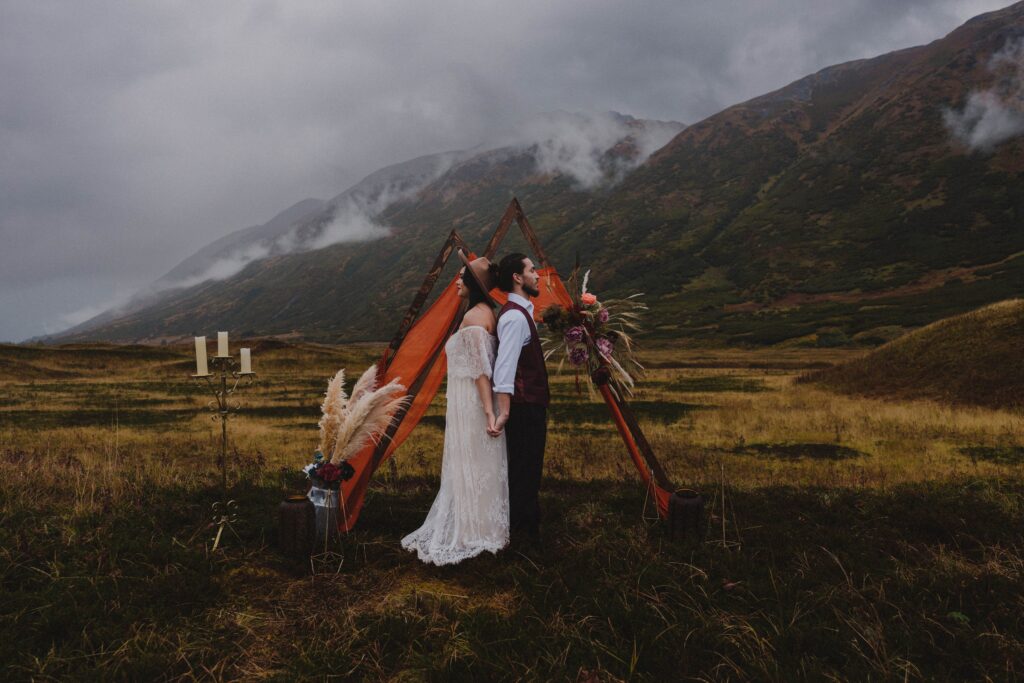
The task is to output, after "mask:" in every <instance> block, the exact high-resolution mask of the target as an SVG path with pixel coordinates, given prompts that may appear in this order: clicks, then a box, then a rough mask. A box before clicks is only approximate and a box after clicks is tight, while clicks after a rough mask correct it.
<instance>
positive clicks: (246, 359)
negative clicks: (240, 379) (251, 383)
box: [242, 349, 252, 372]
mask: <svg viewBox="0 0 1024 683" xmlns="http://www.w3.org/2000/svg"><path fill="white" fill-rule="evenodd" d="M242 372H252V356H250V355H249V349H242Z"/></svg>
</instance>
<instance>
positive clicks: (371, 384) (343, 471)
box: [302, 365, 410, 491]
mask: <svg viewBox="0 0 1024 683" xmlns="http://www.w3.org/2000/svg"><path fill="white" fill-rule="evenodd" d="M409 401H410V397H409V396H407V395H406V394H405V387H404V386H403V385H401V384H399V382H398V380H397V379H393V380H391V381H390V382H388V383H387V384H385V385H384V386H378V383H377V366H376V365H371V366H370V367H369V368H367V369H366V372H364V373H363V374H362V376H361V377H360V378H359V380H358V381H356V383H355V386H353V387H352V394H351V396H349V395H348V394H346V393H345V370H344V368H342V369H341V370H338V372H337V374H335V375H334V377H333V378H332V379H331V381H330V382H329V383H328V385H327V393H326V394H325V395H324V402H323V404H322V405H321V406H320V409H321V411H322V412H323V416H322V417H321V418H320V423H319V426H320V445H319V447H318V448H317V451H316V454H315V456H314V458H313V462H311V463H310V464H308V465H306V466H305V467H304V468H303V469H302V471H303V472H305V473H306V476H307V477H309V479H310V480H312V482H313V485H314V486H317V487H319V488H325V489H331V490H335V491H336V490H338V489H339V488H340V487H341V482H343V481H348V480H349V479H351V478H352V476H353V475H354V474H355V472H356V471H355V468H354V467H352V465H351V464H350V463H349V462H348V460H349V459H350V458H352V456H354V455H355V454H357V453H358V452H359V451H361V450H362V449H363V447H364V446H365V445H366V444H367V443H371V442H372V443H380V442H381V440H382V439H384V438H386V433H387V430H388V427H390V426H391V425H392V423H393V421H394V418H395V414H396V413H397V412H398V411H399V409H401V408H404V407H406V406H408V405H409Z"/></svg>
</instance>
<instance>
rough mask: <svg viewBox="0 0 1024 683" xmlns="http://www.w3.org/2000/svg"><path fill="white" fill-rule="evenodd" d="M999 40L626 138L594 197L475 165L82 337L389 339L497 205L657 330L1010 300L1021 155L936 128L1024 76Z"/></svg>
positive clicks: (853, 329)
mask: <svg viewBox="0 0 1024 683" xmlns="http://www.w3.org/2000/svg"><path fill="white" fill-rule="evenodd" d="M1015 41H1024V3H1018V4H1016V5H1013V6H1011V7H1008V8H1006V9H1004V10H1000V11H998V12H993V13H989V14H986V15H982V16H980V17H977V18H975V19H973V20H971V21H969V22H967V23H966V24H965V25H964V26H961V27H960V28H958V29H957V30H955V31H954V32H952V33H951V34H949V35H948V36H946V37H944V38H942V39H940V40H937V41H935V42H933V43H931V44H929V45H925V46H921V47H915V48H910V49H906V50H901V51H898V52H894V53H890V54H887V55H883V56H880V57H876V58H873V59H867V60H860V61H855V62H850V63H847V64H841V65H837V66H833V67H829V68H827V69H824V70H822V71H820V72H818V73H816V74H813V75H811V76H808V77H806V78H803V79H801V80H799V81H797V82H795V83H792V84H790V85H789V86H786V87H785V88H782V89H780V90H778V91H775V92H772V93H769V94H767V95H764V96H762V97H758V98H755V99H753V100H750V101H748V102H744V103H742V104H739V105H736V106H734V107H730V108H729V109H726V110H724V111H722V112H720V113H718V114H716V115H714V116H711V117H709V118H708V119H705V120H704V121H701V122H699V123H697V124H695V125H693V126H690V127H689V128H687V129H686V130H684V131H683V132H681V133H680V134H679V135H677V136H676V137H675V138H673V139H672V140H671V142H669V144H667V145H666V146H664V147H663V148H662V149H660V150H659V151H657V152H656V153H655V154H653V155H652V156H651V157H650V158H649V159H648V160H647V161H646V162H645V163H643V164H641V165H640V166H639V167H637V168H635V169H634V170H632V171H630V172H622V171H621V169H622V167H621V166H617V165H616V163H615V160H616V159H618V158H629V156H630V154H635V150H632V149H631V147H630V145H631V143H630V141H629V140H628V139H627V140H623V141H622V142H621V143H620V144H618V145H616V146H615V147H614V148H613V149H610V150H609V151H608V153H607V159H602V163H605V166H604V167H602V168H605V169H606V170H607V175H608V177H609V178H612V177H614V178H616V179H618V178H621V181H620V182H617V183H611V182H608V183H599V184H597V185H594V186H591V187H589V189H584V188H582V187H580V185H579V183H578V182H576V181H575V180H574V179H573V178H572V177H571V176H570V175H567V174H563V173H559V172H552V171H550V170H548V171H544V170H543V167H542V165H539V164H538V158H539V157H538V155H539V154H540V153H541V152H543V150H538V149H536V148H506V149H502V150H495V151H492V152H488V153H484V154H480V155H477V156H475V157H472V158H471V159H469V160H467V161H463V162H462V163H459V164H457V165H455V166H454V167H453V168H451V169H450V170H449V171H448V172H447V173H445V174H443V175H442V176H441V177H439V178H438V179H437V180H435V181H434V182H432V183H430V184H429V185H427V186H426V187H425V188H423V189H422V190H421V191H420V192H418V193H417V194H416V195H415V196H413V197H411V198H408V199H405V200H402V201H400V202H397V203H395V204H392V205H391V206H389V207H388V208H387V209H386V210H384V212H383V213H382V214H381V215H380V216H379V220H380V222H382V223H383V224H386V225H388V226H390V227H391V228H392V235H391V236H390V237H389V238H387V239H383V240H377V241H374V242H367V243H361V244H343V245H335V246H332V247H328V248H325V249H320V250H317V251H314V252H308V253H303V254H291V255H286V256H278V257H273V258H270V259H266V260H264V261H260V262H256V263H252V264H250V265H249V266H248V267H247V268H246V269H245V270H243V271H242V272H240V273H239V274H238V275H236V276H235V277H233V278H230V279H228V280H225V281H220V282H210V283H206V284H203V285H199V286H197V287H194V288H192V289H189V290H186V291H183V292H180V293H178V294H175V295H174V296H173V297H171V298H169V299H168V300H167V301H164V302H162V303H161V304H160V305H158V306H154V307H152V308H150V309H147V310H144V311H140V312H136V313H134V314H132V315H130V316H128V317H125V318H122V319H120V320H117V321H114V322H113V323H111V324H108V325H107V326H106V327H104V328H102V329H100V330H97V331H93V332H91V333H90V335H89V338H100V339H111V340H139V339H155V338H160V337H173V336H178V335H188V334H192V333H193V332H201V331H208V330H212V329H214V328H216V327H220V329H224V328H230V329H235V330H240V331H245V332H246V333H259V334H294V335H300V336H304V337H307V338H312V339H316V340H330V341H340V340H358V339H371V338H372V339H381V338H386V337H387V336H389V335H390V334H391V332H392V330H393V328H394V326H395V325H396V324H397V322H398V320H399V318H400V316H401V314H402V312H403V310H404V307H405V306H406V305H407V304H408V301H409V300H410V299H411V297H412V294H413V292H414V291H415V289H416V287H417V286H418V284H419V282H420V280H421V278H422V275H423V273H424V272H425V270H426V268H427V266H428V265H429V264H430V262H431V261H432V260H433V258H434V255H435V254H436V251H437V249H438V247H439V245H440V242H441V241H442V240H443V238H444V236H445V235H446V234H447V233H448V231H449V230H450V229H451V228H453V227H454V228H457V229H458V230H459V231H460V232H461V234H462V235H463V236H464V237H465V238H466V239H467V240H468V241H469V242H470V243H471V244H474V245H479V246H480V247H482V246H483V244H484V240H485V239H486V237H487V236H488V235H489V234H490V232H491V231H492V230H493V227H494V224H495V222H496V221H497V219H498V218H499V217H500V215H501V213H502V211H503V210H504V207H505V205H506V204H507V203H508V201H509V199H510V198H511V196H513V195H516V196H518V197H519V199H520V201H521V202H522V204H523V206H524V208H525V210H526V212H527V214H528V215H529V217H530V219H531V222H532V223H533V225H534V227H535V228H536V229H537V231H538V233H539V235H540V238H541V241H542V242H543V244H544V245H545V248H546V249H547V251H548V254H549V256H550V257H551V259H552V261H553V262H554V263H555V265H556V266H558V267H560V268H561V269H562V270H563V271H568V269H569V267H570V266H571V264H572V262H573V259H574V257H575V255H576V254H577V253H578V254H579V255H580V258H581V260H582V261H583V263H585V264H587V265H589V266H591V267H593V274H592V282H593V286H594V287H595V288H596V290H597V291H598V292H600V293H602V294H604V293H607V294H622V293H629V292H634V291H643V292H645V293H646V295H647V301H648V303H649V304H650V305H651V307H652V311H651V317H650V319H649V323H648V328H649V329H650V331H651V333H652V334H657V335H662V336H690V337H697V338H706V339H708V340H711V341H725V342H729V343H751V344H765V343H775V342H778V341H781V340H784V339H789V338H793V337H799V336H802V335H806V334H810V333H813V332H814V331H815V330H816V329H818V328H821V327H836V328H839V329H841V330H842V331H844V332H845V333H846V334H847V335H849V336H852V335H853V334H855V333H858V332H863V331H865V330H870V329H872V328H875V327H881V326H887V325H901V326H905V327H915V326H920V325H924V324H927V323H929V322H932V321H934V320H937V319H939V318H943V317H946V316H949V315H952V314H955V313H959V312H963V311H966V310H970V309H972V308H976V307H978V306H981V305H984V304H986V303H991V302H993V301H998V300H1002V299H1006V298H1009V297H1012V296H1014V295H1016V294H1017V293H1019V292H1020V291H1021V289H1022V287H1024V258H1022V255H1024V225H1022V219H1024V142H1022V139H1021V137H1019V136H1018V137H1016V138H1011V139H1008V140H1004V141H1002V142H1001V143H999V144H998V145H995V146H993V147H992V148H990V149H985V150H983V151H975V150H972V149H970V148H969V147H967V146H966V145H964V144H963V143H961V142H958V141H957V140H956V139H955V138H954V137H953V136H952V135H951V133H950V131H949V130H948V129H947V126H946V125H945V123H944V116H945V115H947V112H948V111H950V110H958V108H960V107H962V106H963V105H964V103H965V101H966V100H967V98H968V96H969V94H970V93H971V92H975V91H979V90H984V89H987V88H990V87H1000V86H1001V84H1002V85H1005V83H1004V81H1006V80H1007V79H1011V80H1012V79H1014V78H1020V77H1021V74H1020V73H1019V71H1017V72H1014V71H1013V70H1012V69H1011V70H1010V71H1009V72H1007V71H1006V69H1005V68H1003V69H1002V70H1000V69H996V68H993V61H992V59H993V56H994V55H996V54H999V53H1000V51H1001V50H1006V49H1007V48H1008V46H1011V45H1013V44H1015ZM1022 44H1024V43H1022ZM1004 66H1005V65H1004ZM1011 67H1012V64H1011ZM1011 104H1012V103H1011ZM634 125H635V126H637V127H638V130H640V129H642V127H643V126H644V125H650V123H649V122H635V123H634ZM520 244H521V243H520ZM508 246H509V248H512V247H514V246H516V243H515V242H514V241H512V242H510V243H509V245H508ZM71 338H72V339H73V338H74V337H71Z"/></svg>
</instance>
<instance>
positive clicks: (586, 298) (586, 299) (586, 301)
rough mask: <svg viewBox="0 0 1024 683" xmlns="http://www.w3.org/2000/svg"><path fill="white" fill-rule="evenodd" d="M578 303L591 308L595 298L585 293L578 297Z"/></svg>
mask: <svg viewBox="0 0 1024 683" xmlns="http://www.w3.org/2000/svg"><path fill="white" fill-rule="evenodd" d="M580 302H581V303H582V304H583V305H584V306H593V305H594V304H596V303H597V297H596V296H594V295H593V294H591V293H590V292H587V293H586V294H584V295H583V296H581V297H580Z"/></svg>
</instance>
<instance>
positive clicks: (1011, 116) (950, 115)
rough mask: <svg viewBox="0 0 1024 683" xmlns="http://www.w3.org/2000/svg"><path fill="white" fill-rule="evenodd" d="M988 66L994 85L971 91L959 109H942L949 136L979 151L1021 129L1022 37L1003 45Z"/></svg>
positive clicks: (1023, 108)
mask: <svg viewBox="0 0 1024 683" xmlns="http://www.w3.org/2000/svg"><path fill="white" fill-rule="evenodd" d="M988 67H989V70H990V71H992V72H994V73H995V74H996V77H997V82H996V83H995V85H993V86H992V87H991V88H988V89H986V90H980V91H974V92H971V93H970V94H968V96H967V101H966V102H965V103H964V106H963V107H962V108H961V109H959V110H956V109H947V110H946V111H945V112H944V113H943V120H944V121H945V123H946V127H947V128H948V129H949V132H950V133H951V134H952V135H953V137H955V138H956V139H958V140H960V142H962V143H964V144H965V145H967V146H968V147H970V148H971V149H973V150H977V151H982V152H986V151H989V150H991V149H992V148H993V147H995V146H996V145H998V144H999V143H1001V142H1003V141H1005V140H1009V139H1010V138H1013V137H1016V136H1018V135H1020V134H1022V133H1024V40H1017V41H1012V42H1010V43H1008V44H1007V45H1005V46H1004V47H1003V49H1001V50H1000V51H999V52H997V53H996V54H994V55H993V56H992V59H991V61H990V62H989V65H988Z"/></svg>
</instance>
